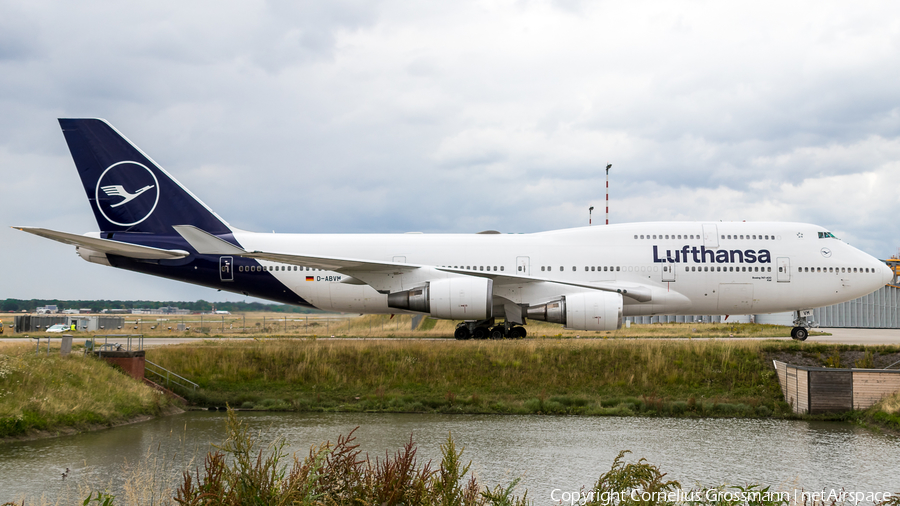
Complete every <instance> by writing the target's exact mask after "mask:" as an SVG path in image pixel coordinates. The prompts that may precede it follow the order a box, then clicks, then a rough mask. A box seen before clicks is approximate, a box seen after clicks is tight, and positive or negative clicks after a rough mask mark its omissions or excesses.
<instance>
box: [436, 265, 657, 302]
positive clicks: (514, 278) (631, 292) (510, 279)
mask: <svg viewBox="0 0 900 506" xmlns="http://www.w3.org/2000/svg"><path fill="white" fill-rule="evenodd" d="M436 269H437V270H439V271H445V272H454V273H459V274H466V275H468V276H477V277H482V278H490V279H493V280H494V283H495V284H497V285H513V284H522V283H554V284H557V285H566V286H576V287H578V288H588V289H590V290H600V291H602V292H615V293H621V294H622V296H624V297H629V298H631V299H634V300H636V301H638V302H650V300H651V299H652V297H651V295H650V293H651V292H650V289H649V288H647V287H646V286H644V285H641V284H639V283H628V282H616V283H610V282H599V283H572V282H570V281H561V280H558V279H552V278H538V277H534V276H518V275H515V274H512V275H510V274H497V273H494V272H480V271H467V270H464V269H451V268H447V267H436Z"/></svg>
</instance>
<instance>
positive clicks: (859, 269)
mask: <svg viewBox="0 0 900 506" xmlns="http://www.w3.org/2000/svg"><path fill="white" fill-rule="evenodd" d="M797 272H837V273H851V274H852V273H854V272H856V273H874V272H875V269H870V268H869V267H841V268H840V270H839V269H838V267H797Z"/></svg>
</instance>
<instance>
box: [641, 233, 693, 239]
mask: <svg viewBox="0 0 900 506" xmlns="http://www.w3.org/2000/svg"><path fill="white" fill-rule="evenodd" d="M682 237H683V238H684V239H694V238H696V239H699V238H700V234H696V236H695V234H678V235H675V234H653V235H650V234H646V235H645V234H640V235H635V236H634V238H635V239H657V238H659V239H681V238H682Z"/></svg>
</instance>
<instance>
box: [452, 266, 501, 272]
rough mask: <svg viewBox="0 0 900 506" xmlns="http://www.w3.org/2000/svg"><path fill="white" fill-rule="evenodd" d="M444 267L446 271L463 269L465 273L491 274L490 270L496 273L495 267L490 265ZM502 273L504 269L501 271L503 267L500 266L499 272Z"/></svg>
mask: <svg viewBox="0 0 900 506" xmlns="http://www.w3.org/2000/svg"><path fill="white" fill-rule="evenodd" d="M444 267H445V268H447V269H464V270H467V271H479V272H485V271H487V272H491V270H493V272H497V266H496V265H493V266H492V265H445V266H444ZM503 271H504V269H503V266H502V265H501V266H500V272H503Z"/></svg>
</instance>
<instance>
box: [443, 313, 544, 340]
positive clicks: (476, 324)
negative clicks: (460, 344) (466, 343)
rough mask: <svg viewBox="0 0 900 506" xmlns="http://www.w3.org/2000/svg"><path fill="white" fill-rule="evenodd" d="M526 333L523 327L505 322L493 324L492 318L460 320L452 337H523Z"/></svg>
mask: <svg viewBox="0 0 900 506" xmlns="http://www.w3.org/2000/svg"><path fill="white" fill-rule="evenodd" d="M527 335H528V332H527V331H526V330H525V327H522V326H521V325H515V324H512V323H509V322H505V323H503V324H502V325H495V324H494V319H493V318H491V319H489V320H479V321H471V322H462V323H460V324H459V325H457V326H456V330H455V331H454V332H453V337H455V338H456V339H459V340H465V339H488V338H490V339H524V338H525V336H527Z"/></svg>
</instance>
